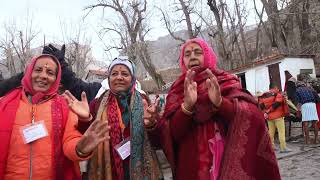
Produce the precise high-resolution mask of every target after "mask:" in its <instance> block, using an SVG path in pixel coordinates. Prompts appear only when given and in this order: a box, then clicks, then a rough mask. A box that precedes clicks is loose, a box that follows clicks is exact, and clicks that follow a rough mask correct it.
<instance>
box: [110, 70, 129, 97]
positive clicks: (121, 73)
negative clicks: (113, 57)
mask: <svg viewBox="0 0 320 180" xmlns="http://www.w3.org/2000/svg"><path fill="white" fill-rule="evenodd" d="M109 81H110V89H111V90H112V91H113V92H115V93H119V92H126V91H128V89H129V87H130V85H131V81H132V76H131V74H130V71H129V69H128V68H127V67H126V66H125V65H121V64H119V65H115V66H114V67H113V68H112V70H111V72H110V76H109Z"/></svg>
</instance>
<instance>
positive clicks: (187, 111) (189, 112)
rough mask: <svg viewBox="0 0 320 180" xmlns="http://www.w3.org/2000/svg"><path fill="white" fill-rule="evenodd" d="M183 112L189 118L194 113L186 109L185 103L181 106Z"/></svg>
mask: <svg viewBox="0 0 320 180" xmlns="http://www.w3.org/2000/svg"><path fill="white" fill-rule="evenodd" d="M181 110H182V112H183V113H185V114H186V115H188V116H191V115H192V114H193V112H192V111H189V110H187V109H186V108H185V107H184V105H183V103H182V104H181Z"/></svg>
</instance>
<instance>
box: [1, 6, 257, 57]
mask: <svg viewBox="0 0 320 180" xmlns="http://www.w3.org/2000/svg"><path fill="white" fill-rule="evenodd" d="M251 1H252V0H248V2H249V5H251V3H250V2H251ZM0 2H1V3H0V27H3V25H4V24H8V23H9V24H10V23H15V24H16V25H17V26H18V27H25V26H26V23H27V22H30V19H32V23H33V29H35V30H37V31H39V32H40V33H39V34H38V36H37V39H36V40H35V41H34V42H33V45H34V46H35V47H37V46H41V45H42V43H43V37H44V36H45V37H46V42H47V43H48V42H53V43H58V44H63V43H64V42H66V39H65V37H66V36H67V35H65V36H64V35H63V34H68V32H69V31H70V32H71V30H73V29H72V28H77V27H78V26H79V24H80V22H82V28H84V29H85V32H87V33H86V36H87V38H88V37H89V38H91V39H92V40H91V45H92V47H93V55H94V56H95V57H96V58H97V59H98V60H105V59H110V58H114V57H112V56H115V55H114V54H111V55H110V54H109V55H106V54H105V53H103V44H102V43H101V42H100V40H99V38H98V35H97V32H98V31H99V29H100V26H99V25H100V24H101V23H100V22H99V21H100V20H101V16H102V11H101V10H100V9H99V11H98V10H96V11H95V12H94V13H91V14H90V15H89V16H87V17H86V18H85V19H84V21H82V20H83V17H84V15H85V14H86V13H85V11H83V8H84V7H85V6H87V5H89V4H94V2H96V1H95V0H0ZM148 2H149V3H148V5H150V4H151V5H150V6H154V4H157V2H161V4H163V3H164V2H166V3H168V2H172V1H171V0H153V1H151V2H150V1H148ZM152 3H153V4H152ZM157 5H159V4H157ZM106 13H109V14H108V17H110V18H112V16H113V15H114V12H106ZM158 18H159V16H158ZM28 19H29V21H28ZM65 26H67V28H62V27H65ZM152 26H153V30H152V31H151V32H150V34H149V37H148V38H149V39H153V40H154V39H157V38H158V37H159V36H164V35H166V34H168V33H167V31H166V30H164V29H159V27H160V26H161V23H160V18H159V20H157V21H153V22H152ZM70 27H71V28H70ZM20 29H23V28H20ZM62 29H63V31H62ZM2 31H3V28H0V33H2V34H3V32H2ZM66 31H68V32H66ZM0 37H1V36H0ZM1 38H2V37H1Z"/></svg>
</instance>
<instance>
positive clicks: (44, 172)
mask: <svg viewBox="0 0 320 180" xmlns="http://www.w3.org/2000/svg"><path fill="white" fill-rule="evenodd" d="M64 53H65V46H62V48H61V49H57V48H56V47H54V46H52V45H48V46H45V47H44V49H43V52H42V54H40V55H39V56H37V57H35V58H33V60H32V61H31V64H30V65H28V67H27V69H26V71H25V72H22V73H20V74H18V75H16V76H13V77H11V78H10V79H6V80H4V81H1V82H0V97H1V99H0V136H1V140H2V143H1V145H0V152H2V153H1V156H0V179H27V178H28V179H45V178H46V179H59V180H60V179H81V178H82V179H93V180H102V179H103V180H104V179H108V180H111V179H118V180H129V179H134V180H135V179H137V180H140V179H156V180H158V179H161V177H162V175H161V170H160V167H159V163H158V160H157V158H156V154H155V149H162V150H163V151H164V153H165V155H166V158H167V159H168V161H169V164H170V167H171V170H172V175H173V179H177V180H185V179H192V180H196V179H198V180H207V179H210V180H217V179H219V180H220V179H221V180H225V179H227V180H229V179H259V180H264V179H265V180H269V179H273V180H277V179H281V178H280V173H279V168H278V164H277V159H276V156H275V153H274V148H273V146H272V142H273V141H272V140H271V139H270V136H269V133H268V128H267V126H266V124H265V117H264V115H263V113H262V112H261V111H260V110H259V108H258V101H257V100H256V98H255V97H253V96H252V95H251V94H250V93H248V92H247V91H245V90H243V89H242V88H241V84H240V81H239V79H238V78H237V77H236V76H235V75H232V74H229V73H228V72H226V71H224V70H221V69H219V68H218V67H217V61H218V59H217V56H216V54H215V52H214V51H213V50H212V48H211V47H210V46H209V45H208V44H207V43H206V42H205V41H204V40H202V39H199V38H195V39H190V40H188V41H186V42H185V43H184V44H183V45H182V48H181V53H180V58H179V62H180V68H181V71H182V74H181V76H180V77H179V78H178V79H177V80H176V81H175V82H174V83H173V85H172V87H171V88H170V90H169V93H168V95H167V98H166V100H165V101H164V99H161V98H160V97H157V98H156V100H155V101H153V102H151V101H150V99H149V98H148V96H147V95H146V94H145V93H144V92H143V91H142V90H141V89H140V88H138V86H137V82H136V79H137V77H136V73H135V71H136V69H135V65H134V64H133V63H132V62H131V61H130V59H128V58H127V57H117V58H115V59H114V60H113V61H112V62H111V64H110V65H109V68H108V72H109V75H108V79H107V80H106V81H107V84H108V88H105V86H103V84H100V83H87V82H84V81H82V80H81V79H78V78H76V76H75V74H74V73H73V72H72V71H71V69H70V68H69V64H68V63H67V62H66V61H65V59H64ZM59 84H61V85H62V87H63V89H60V90H61V91H58V89H59V87H61V86H59ZM63 91H64V92H63ZM58 92H63V94H62V95H59V94H60V93H58ZM98 92H100V93H98ZM297 92H298V90H297ZM161 106H164V108H160V107H161ZM160 109H163V112H161V110H160ZM302 109H303V105H302ZM268 114H269V116H272V114H271V113H268ZM302 115H303V117H304V114H303V113H302ZM268 124H269V123H268ZM270 124H271V123H270ZM274 126H277V125H275V124H274ZM269 132H270V131H269ZM283 146H284V148H285V144H284V145H283ZM48 158H49V159H51V161H50V160H49V161H48ZM82 160H87V163H86V164H85V166H86V168H85V169H86V170H85V173H82V176H81V174H80V172H79V161H82Z"/></svg>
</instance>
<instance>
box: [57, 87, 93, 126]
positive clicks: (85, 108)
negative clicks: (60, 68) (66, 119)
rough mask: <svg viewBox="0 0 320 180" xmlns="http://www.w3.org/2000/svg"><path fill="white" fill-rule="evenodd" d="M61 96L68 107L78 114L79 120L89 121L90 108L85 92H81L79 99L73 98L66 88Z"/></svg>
mask: <svg viewBox="0 0 320 180" xmlns="http://www.w3.org/2000/svg"><path fill="white" fill-rule="evenodd" d="M62 96H63V97H64V98H65V99H66V100H67V102H68V104H69V107H70V109H71V110H72V111H73V112H74V113H75V114H77V115H78V117H79V120H82V121H90V120H91V119H90V108H89V104H88V100H87V96H86V93H85V92H82V93H81V101H79V100H78V99H77V98H75V97H74V96H73V95H72V94H71V92H70V91H68V90H66V91H65V92H64V93H63V94H62Z"/></svg>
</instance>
